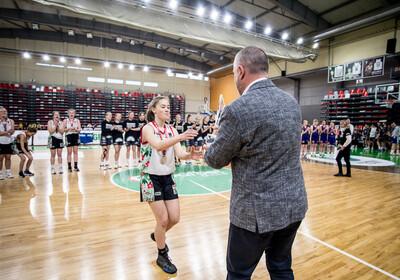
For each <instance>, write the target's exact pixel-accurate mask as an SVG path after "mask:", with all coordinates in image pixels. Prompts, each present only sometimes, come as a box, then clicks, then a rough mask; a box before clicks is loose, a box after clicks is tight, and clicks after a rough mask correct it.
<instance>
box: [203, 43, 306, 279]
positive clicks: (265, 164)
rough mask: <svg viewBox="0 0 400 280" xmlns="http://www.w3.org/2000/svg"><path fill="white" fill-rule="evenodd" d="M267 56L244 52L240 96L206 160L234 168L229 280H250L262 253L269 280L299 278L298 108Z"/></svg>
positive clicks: (302, 205) (237, 74)
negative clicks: (295, 256)
mask: <svg viewBox="0 0 400 280" xmlns="http://www.w3.org/2000/svg"><path fill="white" fill-rule="evenodd" d="M268 67H269V63H268V57H267V55H266V54H265V53H264V51H262V50H261V49H259V48H257V47H246V48H244V49H243V50H241V51H240V52H239V53H238V54H237V55H236V57H235V61H234V66H233V72H234V79H235V84H236V87H237V89H238V91H239V94H240V97H239V98H238V99H236V100H235V101H233V102H232V103H231V104H229V105H228V106H226V107H225V108H224V110H223V112H222V116H221V121H220V128H219V130H218V131H217V136H216V139H215V142H214V143H212V144H211V145H210V146H209V148H208V150H207V151H206V153H205V157H204V159H205V161H206V163H207V164H208V165H209V166H211V167H213V168H222V167H224V166H226V165H228V164H229V163H231V166H232V174H233V180H232V193H231V203H230V222H231V223H230V228H229V237H228V252H227V269H228V276H227V279H228V280H229V279H250V278H251V275H252V273H253V271H254V269H255V268H256V266H257V264H258V262H259V260H260V258H261V256H262V254H263V253H264V252H265V257H266V262H267V268H268V271H269V274H270V276H271V279H294V276H293V271H292V269H291V264H292V253H291V250H292V244H293V241H294V238H295V236H296V232H297V229H298V227H299V226H300V223H301V221H302V220H303V218H304V216H305V213H306V211H307V194H306V189H305V186H304V179H303V171H302V168H301V163H300V158H299V154H300V146H301V143H300V141H299V140H300V139H299V137H300V131H301V126H300V125H299V124H300V123H301V112H300V107H299V105H298V103H297V101H296V100H295V99H294V98H293V97H292V96H291V95H290V94H288V93H286V92H284V91H282V90H280V89H279V88H277V87H276V86H275V85H274V84H273V83H272V82H271V80H269V79H267V75H268Z"/></svg>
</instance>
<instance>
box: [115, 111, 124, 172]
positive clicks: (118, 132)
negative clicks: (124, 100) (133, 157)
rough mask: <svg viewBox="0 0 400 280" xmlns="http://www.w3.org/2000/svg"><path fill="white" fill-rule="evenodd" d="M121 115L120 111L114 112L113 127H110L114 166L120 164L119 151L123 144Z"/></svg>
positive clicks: (118, 166)
mask: <svg viewBox="0 0 400 280" xmlns="http://www.w3.org/2000/svg"><path fill="white" fill-rule="evenodd" d="M121 118H122V115H121V114H120V113H116V114H115V120H114V122H113V127H114V129H112V138H113V144H114V152H115V153H114V161H115V163H114V168H115V169H117V168H120V167H121V166H120V165H119V153H120V151H121V146H122V145H124V138H123V133H124V129H123V124H122V122H121Z"/></svg>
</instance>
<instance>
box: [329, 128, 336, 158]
mask: <svg viewBox="0 0 400 280" xmlns="http://www.w3.org/2000/svg"><path fill="white" fill-rule="evenodd" d="M336 135H337V130H336V128H335V123H334V122H331V123H330V124H329V128H328V153H329V157H331V158H333V156H334V154H335V146H336Z"/></svg>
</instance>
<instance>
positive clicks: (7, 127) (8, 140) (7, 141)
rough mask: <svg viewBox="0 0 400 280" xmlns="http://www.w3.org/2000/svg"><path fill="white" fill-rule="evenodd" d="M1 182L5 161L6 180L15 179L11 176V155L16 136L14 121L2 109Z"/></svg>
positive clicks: (0, 128) (0, 133)
mask: <svg viewBox="0 0 400 280" xmlns="http://www.w3.org/2000/svg"><path fill="white" fill-rule="evenodd" d="M0 120H1V125H0V180H4V176H3V160H4V162H5V166H6V178H9V179H11V178H14V176H13V175H12V174H11V155H12V147H11V146H12V142H13V141H14V139H13V137H12V135H13V134H14V132H15V130H14V121H13V120H12V119H9V118H8V116H7V110H6V108H4V107H0Z"/></svg>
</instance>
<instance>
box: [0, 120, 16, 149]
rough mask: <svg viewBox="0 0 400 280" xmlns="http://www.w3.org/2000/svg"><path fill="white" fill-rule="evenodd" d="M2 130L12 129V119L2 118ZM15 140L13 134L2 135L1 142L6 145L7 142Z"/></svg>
mask: <svg viewBox="0 0 400 280" xmlns="http://www.w3.org/2000/svg"><path fill="white" fill-rule="evenodd" d="M0 122H1V124H0V131H1V132H5V131H8V130H10V129H11V128H12V127H11V120H10V119H7V120H5V121H3V120H1V121H0ZM13 141H14V138H13V137H12V136H11V135H3V136H0V144H3V145H6V144H11V143H12V142H13Z"/></svg>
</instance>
